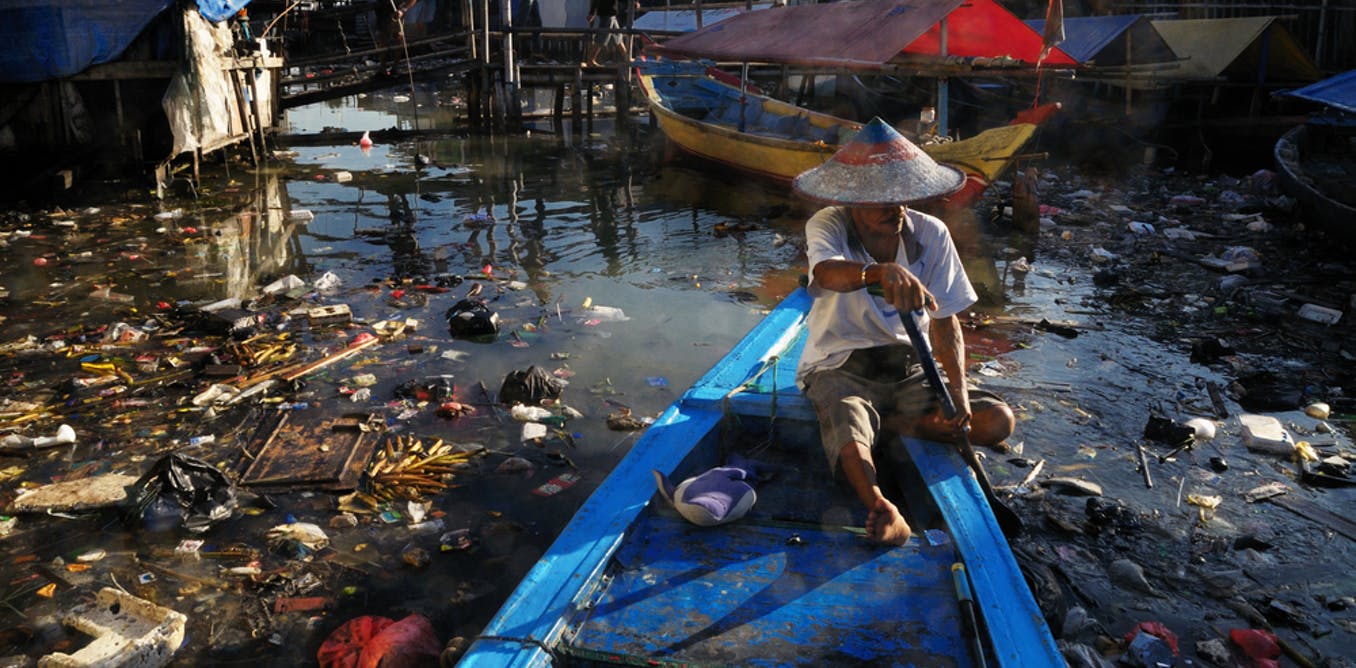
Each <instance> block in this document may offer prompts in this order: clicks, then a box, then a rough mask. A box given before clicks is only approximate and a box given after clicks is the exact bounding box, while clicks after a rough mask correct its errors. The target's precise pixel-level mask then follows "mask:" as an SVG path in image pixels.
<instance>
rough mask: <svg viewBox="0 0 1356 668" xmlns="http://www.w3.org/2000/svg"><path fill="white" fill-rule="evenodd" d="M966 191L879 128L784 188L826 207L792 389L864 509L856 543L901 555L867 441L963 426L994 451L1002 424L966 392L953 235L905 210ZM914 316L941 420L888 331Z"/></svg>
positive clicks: (990, 400)
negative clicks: (809, 409)
mask: <svg viewBox="0 0 1356 668" xmlns="http://www.w3.org/2000/svg"><path fill="white" fill-rule="evenodd" d="M964 183H965V176H964V175H963V174H962V173H961V172H960V171H959V170H956V169H954V168H952V167H947V166H943V165H939V164H937V162H936V161H934V160H933V159H932V158H931V157H930V156H928V154H926V153H924V152H923V151H922V149H920V148H918V147H917V146H915V145H914V144H913V143H911V142H910V141H909V140H908V139H905V138H904V137H903V136H902V135H900V134H899V133H898V132H896V131H895V130H894V129H893V128H891V127H890V126H889V125H888V124H886V123H885V122H884V121H882V120H881V119H879V118H876V119H873V120H872V121H871V122H870V123H869V124H867V125H866V126H865V127H863V128H862V130H861V131H860V132H859V133H858V134H857V135H856V136H855V137H853V139H852V140H851V141H850V142H848V143H847V144H844V145H843V147H842V148H840V149H839V150H838V152H837V153H835V154H834V155H833V157H832V158H830V159H829V160H828V161H827V162H825V163H824V164H822V165H820V166H818V167H815V168H813V169H810V170H808V171H806V172H804V173H803V174H801V175H800V176H798V177H796V180H795V182H794V187H795V190H796V192H798V193H800V194H801V195H802V196H805V197H807V198H809V199H811V200H814V201H816V202H820V203H823V204H827V205H829V206H826V207H825V208H823V209H820V210H819V211H818V212H817V213H815V214H814V216H812V217H811V218H810V220H809V221H808V222H807V223H806V225H805V242H806V254H807V256H808V258H809V266H810V284H809V288H808V289H809V292H810V295H811V296H812V297H814V305H813V306H812V307H811V308H810V315H809V320H808V330H809V335H808V336H809V338H808V339H807V341H806V343H805V350H804V352H803V353H802V355H801V359H800V365H799V367H798V368H797V370H796V381H797V382H798V383H799V384H800V387H801V388H802V390H804V392H805V395H806V397H808V398H809V399H810V401H811V403H813V404H814V407H815V412H816V413H817V414H818V417H819V422H820V434H821V437H822V438H823V442H824V451H825V454H826V455H827V456H828V458H829V467H830V469H832V470H834V471H835V473H837V472H838V471H841V473H842V476H843V478H845V479H846V480H847V482H848V484H849V485H851V486H852V489H853V491H854V492H855V493H856V494H857V497H858V498H860V499H861V501H862V503H863V504H865V505H866V509H867V519H866V532H867V535H868V536H869V537H870V538H871V539H872V540H875V541H877V542H880V543H885V544H889V545H902V544H904V543H905V542H907V541H908V539H909V536H910V535H912V533H913V531H912V529H911V528H910V527H909V524H908V522H907V521H906V520H905V519H904V516H903V515H902V514H901V513H900V511H899V509H898V508H897V507H896V506H895V505H894V504H893V503H892V502H890V500H888V499H886V498H885V495H884V493H883V492H882V491H881V486H880V483H879V482H878V480H877V475H876V465H875V462H874V457H873V452H872V450H873V445H874V444H875V443H876V436H877V433H878V432H880V431H881V430H882V429H888V430H889V431H891V432H894V433H898V434H905V435H911V436H917V437H920V438H925V439H929V440H940V441H948V440H951V439H952V438H953V437H955V436H956V435H957V434H958V433H960V432H961V430H966V429H968V430H969V431H970V438H971V440H972V441H973V442H974V443H976V444H980V445H992V444H995V443H998V442H1000V441H1002V440H1003V439H1005V438H1007V437H1008V435H1009V434H1011V433H1012V430H1013V427H1014V419H1013V415H1012V410H1011V409H1010V408H1009V407H1008V406H1007V404H1005V403H1004V402H1003V400H1002V399H1000V398H998V397H997V396H995V395H993V394H990V393H987V392H983V391H982V390H976V389H971V388H968V387H967V386H966V378H965V340H964V338H963V337H962V333H961V326H960V319H959V318H958V317H957V314H958V313H960V312H962V311H964V310H965V309H967V308H969V307H970V306H971V305H972V304H974V303H975V301H976V300H977V299H978V297H977V295H976V294H975V290H974V288H973V287H972V286H971V285H970V279H969V278H968V277H967V276H966V275H965V269H964V267H963V266H962V265H961V260H960V255H959V254H958V253H957V251H956V246H955V244H954V243H952V240H951V234H950V232H949V231H948V230H947V227H946V225H945V224H944V223H943V222H942V221H941V220H939V219H938V218H936V217H934V216H930V215H928V214H925V213H922V212H919V211H915V210H913V209H910V208H908V206H907V205H908V204H910V203H914V202H920V201H923V200H928V199H933V198H936V197H941V196H944V195H947V194H950V193H953V192H955V191H957V190H958V189H960V187H961V186H962V185H964ZM869 286H879V287H880V290H879V292H880V294H872V292H869V291H868V290H867V288H868V287H869ZM920 309H922V310H925V311H926V312H927V314H928V316H929V317H927V318H921V323H920V328H921V329H922V331H923V333H924V335H925V336H928V335H929V334H930V336H931V340H932V347H933V349H934V350H935V351H936V357H937V360H938V361H939V362H940V365H941V368H942V371H944V372H945V375H946V384H947V386H948V389H949V390H950V392H951V397H952V399H953V401H954V402H955V406H956V414H955V416H954V417H953V418H952V419H950V420H948V419H946V418H945V417H943V415H942V412H941V408H940V404H939V402H938V401H937V399H936V396H935V394H934V392H933V390H932V388H930V387H929V386H928V385H927V384H926V383H925V382H924V379H923V372H922V370H921V368H920V367H919V358H918V356H917V354H916V353H915V352H914V350H913V347H912V346H911V345H910V343H909V338H908V334H907V332H906V330H905V329H904V327H903V325H902V323H901V321H900V314H904V315H905V316H906V317H907V316H908V314H909V313H910V312H913V311H917V310H920ZM929 323H930V325H929Z"/></svg>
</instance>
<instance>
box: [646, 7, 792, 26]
mask: <svg viewBox="0 0 1356 668" xmlns="http://www.w3.org/2000/svg"><path fill="white" fill-rule="evenodd" d="M771 6H772V5H771V4H768V3H758V4H755V5H754V6H753V8H754V10H759V9H767V8H768V7H771ZM745 11H746V10H745V9H744V8H743V7H722V8H718V9H703V10H702V25H703V26H709V25H711V24H713V23H720V22H721V21H724V20H725V19H728V18H730V17H731V16H735V15H737V14H743V13H744V12H745ZM635 28H636V30H674V31H682V32H692V31H693V30H696V29H697V12H696V11H695V10H692V9H669V10H657V11H647V12H645V13H644V14H642V15H641V16H637V17H636V22H635Z"/></svg>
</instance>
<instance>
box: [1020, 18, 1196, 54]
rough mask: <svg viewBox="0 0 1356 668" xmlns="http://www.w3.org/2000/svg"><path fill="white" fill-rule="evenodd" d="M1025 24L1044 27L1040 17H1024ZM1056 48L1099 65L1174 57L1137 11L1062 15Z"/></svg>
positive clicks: (1156, 32) (1042, 28)
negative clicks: (1062, 37) (1098, 14)
mask: <svg viewBox="0 0 1356 668" xmlns="http://www.w3.org/2000/svg"><path fill="white" fill-rule="evenodd" d="M1026 24H1027V25H1029V26H1031V29H1032V30H1035V31H1036V32H1042V31H1044V30H1045V21H1044V20H1042V19H1033V20H1030V21H1026ZM1127 40H1129V41H1128V42H1127ZM1059 48H1060V49H1063V50H1064V52H1065V53H1067V54H1069V55H1070V56H1073V58H1074V60H1077V61H1078V62H1080V63H1094V64H1096V65H1099V66H1103V67H1106V66H1116V65H1129V64H1139V65H1143V64H1147V63H1166V62H1171V61H1173V60H1176V59H1177V55H1176V54H1174V53H1173V51H1172V48H1171V47H1169V46H1168V44H1167V42H1165V41H1164V40H1163V36H1162V35H1159V34H1158V31H1157V30H1155V29H1154V27H1153V24H1152V23H1151V22H1150V21H1149V20H1148V19H1146V18H1145V17H1143V16H1141V15H1139V14H1118V15H1115V16H1078V17H1065V18H1064V41H1063V42H1060V43H1059ZM1127 48H1128V49H1129V51H1130V53H1128V54H1127V53H1126V50H1127Z"/></svg>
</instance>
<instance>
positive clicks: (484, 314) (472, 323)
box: [447, 299, 499, 339]
mask: <svg viewBox="0 0 1356 668" xmlns="http://www.w3.org/2000/svg"><path fill="white" fill-rule="evenodd" d="M447 332H448V333H449V334H451V335H452V336H453V337H454V338H459V339H478V338H493V337H495V336H497V335H498V334H499V314H498V313H495V312H494V311H491V310H490V307H489V306H486V305H485V302H482V301H479V300H475V299H463V300H461V301H459V302H457V303H456V304H455V305H454V306H453V307H452V308H450V309H448V310H447Z"/></svg>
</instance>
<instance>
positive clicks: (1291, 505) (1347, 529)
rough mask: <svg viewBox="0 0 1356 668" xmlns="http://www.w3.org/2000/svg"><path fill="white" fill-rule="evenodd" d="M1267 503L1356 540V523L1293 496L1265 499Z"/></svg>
mask: <svg viewBox="0 0 1356 668" xmlns="http://www.w3.org/2000/svg"><path fill="white" fill-rule="evenodd" d="M1267 501H1270V502H1272V503H1274V504H1276V505H1278V506H1280V507H1282V508H1285V509H1286V510H1288V511H1290V512H1292V513H1295V514H1296V515H1299V516H1300V517H1303V518H1304V519H1307V520H1309V521H1311V522H1317V523H1319V524H1322V525H1323V526H1326V527H1328V528H1329V529H1332V530H1333V531H1335V532H1337V533H1340V534H1342V535H1343V536H1346V537H1347V538H1350V539H1351V540H1356V522H1353V521H1351V520H1349V519H1347V518H1345V517H1343V516H1341V515H1338V514H1336V513H1333V512H1331V511H1329V510H1327V509H1324V508H1322V507H1320V506H1319V505H1318V504H1316V503H1311V502H1309V501H1305V500H1304V499H1299V498H1295V497H1293V496H1273V497H1271V498H1269V499H1267Z"/></svg>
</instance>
